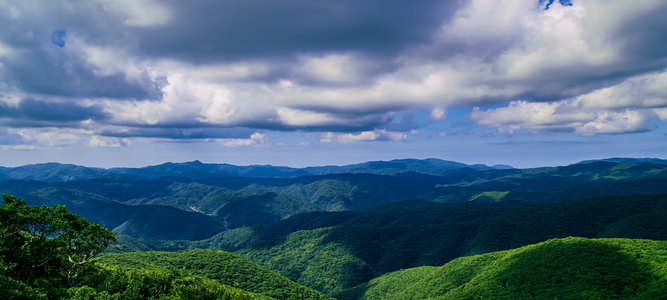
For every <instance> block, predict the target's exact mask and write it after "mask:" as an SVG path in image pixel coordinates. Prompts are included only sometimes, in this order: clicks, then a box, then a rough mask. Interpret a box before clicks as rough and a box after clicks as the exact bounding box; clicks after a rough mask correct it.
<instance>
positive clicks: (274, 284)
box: [0, 159, 667, 299]
mask: <svg viewBox="0 0 667 300" xmlns="http://www.w3.org/2000/svg"><path fill="white" fill-rule="evenodd" d="M31 169H38V170H40V172H44V173H43V174H42V175H39V174H32V175H31V173H30V172H29V170H31ZM2 176H4V178H6V179H7V180H5V181H0V189H5V190H11V191H12V192H14V193H15V194H16V195H18V196H19V197H22V198H24V199H26V201H27V202H28V204H30V205H42V204H46V205H53V204H54V203H58V204H64V205H67V207H68V208H69V209H70V210H71V211H72V212H74V213H77V214H80V215H82V216H85V217H86V218H88V219H89V220H91V221H92V222H95V223H98V224H101V225H102V226H104V227H106V228H108V229H111V230H113V231H115V232H117V233H119V234H120V235H119V236H118V240H117V242H116V243H114V244H112V245H111V246H110V247H108V248H107V252H110V253H122V254H113V255H112V254H105V255H104V256H103V257H101V258H100V259H99V260H98V261H99V262H100V263H101V264H102V265H104V266H105V267H103V268H101V269H99V270H98V271H96V272H98V273H99V274H107V275H105V276H106V277H104V276H102V277H103V278H111V277H109V276H111V275H109V274H123V275H122V276H121V275H118V276H117V277H118V278H130V277H128V276H130V275H129V274H135V273H136V274H143V275H141V276H144V275H145V276H149V277H150V276H153V275H151V274H157V273H151V272H158V273H159V274H162V275H159V276H163V277H164V276H166V277H165V278H167V277H168V278H171V279H169V280H171V281H169V286H170V287H169V288H165V291H167V292H164V293H162V294H161V295H164V296H165V297H166V296H173V295H175V294H174V293H176V292H173V291H176V290H178V289H179V288H178V287H177V286H178V284H177V282H180V281H179V280H181V279H183V278H191V277H192V278H198V279H193V280H198V281H197V282H202V284H203V285H207V286H209V285H216V286H217V285H220V286H221V287H223V288H225V289H232V287H233V288H239V290H234V291H237V292H239V293H246V294H247V295H250V296H249V297H251V296H258V297H274V298H277V299H284V298H289V299H297V298H300V297H306V298H307V297H310V296H303V295H310V294H309V293H315V292H313V291H312V290H309V289H306V288H304V287H303V286H306V287H308V288H312V289H315V290H318V291H320V292H324V293H326V294H329V295H332V296H336V297H344V298H348V299H349V298H352V299H353V298H355V297H366V298H368V299H373V298H379V297H380V296H379V295H380V294H377V293H379V292H377V291H378V290H377V289H376V288H375V285H373V284H374V283H377V282H378V281H377V280H382V284H381V285H378V286H384V288H383V289H385V290H383V291H382V293H387V294H386V295H388V296H386V297H385V296H382V297H384V298H385V299H389V298H392V299H393V298H394V296H396V297H399V298H400V297H407V298H409V297H408V296H407V295H419V296H414V297H415V298H420V297H423V295H425V294H419V293H417V294H414V293H415V291H414V290H415V289H422V290H424V292H426V291H427V290H428V289H426V288H422V287H421V286H419V285H414V286H411V285H412V284H413V283H414V284H416V283H417V282H422V279H420V278H421V277H420V278H418V277H415V276H413V275H414V274H421V275H423V276H425V277H428V276H431V275H432V274H431V273H432V272H436V271H437V270H440V269H442V268H445V267H439V266H443V265H445V266H448V265H449V263H450V262H452V263H454V262H459V261H460V260H461V259H462V257H464V258H465V257H475V259H476V261H477V260H479V261H481V262H485V264H486V263H488V264H499V263H498V262H496V261H495V260H493V259H491V258H489V257H495V256H493V255H496V256H497V255H500V254H497V252H494V251H507V250H510V249H516V248H519V247H525V246H528V245H535V244H538V243H543V242H545V241H548V240H550V239H554V238H566V237H570V236H576V237H583V238H628V239H653V240H667V229H666V228H667V226H666V225H667V221H666V220H667V162H666V161H664V160H657V159H608V160H600V161H589V162H585V163H579V164H574V165H570V166H564V167H548V168H535V169H509V168H504V167H487V166H482V165H475V166H469V165H464V164H458V163H453V162H446V161H439V160H423V161H422V160H396V161H390V162H369V163H364V164H358V165H351V166H343V167H317V168H305V169H291V168H283V167H271V166H250V167H236V166H230V165H210V164H202V163H200V162H191V163H182V164H164V165H160V166H153V167H146V168H141V169H108V170H104V169H87V168H84V167H78V166H71V165H58V164H46V165H34V166H26V167H20V168H12V169H9V168H4V169H0V178H2ZM160 176H172V177H160ZM174 176H177V177H174ZM28 178H33V179H40V180H42V181H36V180H26V179H28ZM17 179H21V180H17ZM566 241H567V240H566ZM586 241H587V240H586ZM595 241H597V240H595ZM605 242H606V240H605ZM550 243H555V242H550ZM586 243H588V242H586ZM619 243H621V242H619ZM539 245H542V246H540V247H543V248H544V247H546V246H544V244H539ZM596 245H597V244H596ZM579 246H580V244H578V243H570V242H563V243H560V244H558V247H556V248H558V249H560V250H562V251H565V252H567V251H569V250H568V249H566V248H577V247H579ZM549 247H551V246H549ZM554 247H555V246H554ZM595 247H597V246H595ZM619 247H621V246H619ZM547 248H548V247H547ZM584 248H585V247H584ZM612 248H613V247H612ZM621 248H622V249H626V248H623V247H621ZM188 249H212V250H222V251H228V252H234V253H236V254H237V255H240V256H241V257H243V258H241V257H239V256H236V255H232V254H229V253H227V252H216V251H212V250H206V251H203V250H198V251H182V250H188ZM521 249H527V248H521ZM540 249H542V248H540ZM577 249H579V248H577ZM619 249H620V248H619ZM146 251H182V252H174V253H166V252H146ZM516 251H519V250H516ZM521 251H523V250H521ZM540 251H541V250H540ZM573 251H574V250H573ZM576 251H579V250H576ZM576 251H575V252H576ZM582 251H583V250H582ZM614 251H615V250H614ZM619 251H620V250H619ZM623 251H625V250H623ZM623 251H621V252H623ZM628 251H629V250H628ZM127 252H138V253H127ZM139 252H141V253H139ZM491 252H494V254H493V255H491V256H484V257H486V258H484V259H481V258H479V257H478V256H471V255H477V254H484V253H491ZM543 252H544V253H551V254H549V255H552V254H553V253H557V251H556V252H553V251H552V252H549V251H543ZM612 252H613V251H611V252H609V251H602V252H600V253H605V255H611V256H612V257H615V258H619V257H618V256H614V255H616V254H612ZM617 252H618V251H617ZM626 252H627V251H626ZM508 253H509V252H508ZM512 253H514V252H512ZM582 253H588V252H586V251H583V252H582ZM623 253H625V252H623ZM502 255H505V254H502ZM544 255H545V257H546V256H547V254H544ZM567 257H569V256H567ZM570 258H572V257H570ZM570 258H568V259H570ZM246 259H247V260H246ZM250 261H252V262H254V263H257V264H259V265H260V266H262V267H264V268H267V269H269V270H272V271H275V272H277V273H279V274H281V275H282V276H284V277H282V276H280V275H277V274H276V273H273V272H269V271H267V270H265V269H262V268H261V267H258V266H257V265H253V264H252V263H250ZM573 261H575V262H576V260H573ZM230 262H234V263H230ZM480 264H481V263H480ZM463 265H465V266H466V267H465V268H463V267H461V270H464V269H468V267H470V268H473V267H475V266H473V264H471V263H465V264H463ZM463 265H461V266H463ZM640 265H641V264H640ZM211 266H224V267H218V269H216V270H212V269H211ZM241 266H243V267H241ZM248 266H250V267H248ZM426 266H431V267H426ZM477 267H479V268H481V265H479V266H477ZM477 267H475V268H477ZM182 268H185V270H183V269H182ZM415 268H416V269H415ZM473 269H474V268H473ZM248 270H251V271H248ZM258 270H259V271H258ZM401 270H402V271H401ZM475 270H477V269H475ZM489 270H490V269H489ZM489 270H486V271H489ZM559 270H561V271H562V272H570V271H568V270H565V269H559ZM627 270H630V271H629V272H630V273H633V274H634V273H637V272H642V269H641V268H638V269H632V268H630V269H627ZM486 271H484V272H486ZM114 272H115V273H114ZM133 272H134V273H133ZM267 272H268V273H267ZM393 272H398V273H393ZM466 272H467V271H466ZM470 272H472V271H470ZM475 272H477V271H475ZM480 272H481V273H479V274H482V275H483V276H482V277H479V278H487V277H488V278H490V277H489V276H491V275H488V274H491V273H484V272H482V271H480ZM513 272H514V271H513ZM559 272H560V271H559ZM146 274H148V275H146ZM170 274H171V275H170ZM239 274H241V275H239ZM243 274H245V275H243ZM471 274H472V273H470V274H469V275H470V276H473V275H474V276H477V275H475V274H478V273H475V274H472V275H471ZM484 274H486V275H484ZM493 274H495V273H493ZM512 274H513V273H512ZM100 276H101V275H100ZM114 276H115V275H114ZM137 276H139V275H137ZM156 276H157V275H156ZM169 276H171V277H169ZM456 276H458V275H456ZM461 276H463V275H461ZM480 276H481V275H480ZM494 276H496V275H494ZM637 276H639V275H637ZM112 277H113V276H112ZM236 277H238V278H245V280H244V281H243V283H242V282H239V281H235V278H236ZM113 278H115V277H113ZM257 278H263V279H261V280H257ZM390 278H394V279H396V280H398V279H399V278H403V279H401V280H399V281H401V282H404V284H402V285H401V286H400V287H399V286H396V285H392V283H389V281H390V280H389V279H390ZM475 278H478V277H475ZM188 280H190V279H188ZM290 280H291V281H290ZM470 280H471V281H469V284H466V285H465V287H466V288H465V289H464V288H460V289H459V288H452V290H451V291H450V292H455V293H454V294H451V295H450V294H447V297H455V298H454V299H457V298H456V297H459V296H460V297H463V296H465V297H468V296H471V297H473V296H475V295H487V296H488V297H490V298H491V299H499V298H503V297H502V296H503V295H501V294H484V290H485V289H486V288H487V287H489V286H493V284H491V283H489V284H491V285H487V284H486V283H483V284H482V283H480V285H479V289H477V288H475V289H471V288H472V287H473V285H471V284H472V283H475V284H477V282H482V281H479V280H481V279H475V280H472V279H470ZM605 280H606V279H605ZM292 281H293V282H292ZM96 282H98V283H99V282H105V281H104V280H98V281H96ZM165 282H166V281H165ZM294 282H296V284H295V283H294ZM466 282H468V281H466ZM596 282H597V281H596ZM604 282H605V284H611V283H609V282H607V281H604ZM612 283H613V282H612ZM432 284H433V286H434V289H443V288H444V286H448V287H451V286H453V285H452V284H454V283H447V284H445V283H443V282H441V281H437V280H436V281H433V283H432ZM596 284H597V283H596ZM624 284H625V283H624ZM633 284H634V283H633ZM651 284H652V283H650V281H641V280H640V281H637V286H641V288H639V287H638V288H636V289H635V291H640V290H642V289H643V290H642V291H644V290H645V291H644V292H641V293H645V294H643V295H649V294H646V293H649V291H650V290H652V289H653V288H651V286H652V285H651ZM299 285H302V286H299ZM102 286H112V284H97V285H95V284H92V283H91V285H89V287H91V288H92V289H94V290H95V291H98V292H100V293H102V294H100V295H104V294H103V293H108V294H109V295H111V294H113V293H117V292H114V291H111V290H104V289H101V287H102ZM403 286H405V287H406V289H405V290H404V289H403ZM517 286H518V285H517ZM268 287H270V288H268ZM552 288H553V289H554V290H559V289H560V288H559V287H558V286H552ZM214 289H218V288H217V287H216V288H214ZM591 289H592V290H594V291H595V292H594V293H593V294H590V295H592V296H595V297H598V296H599V297H601V298H605V297H607V296H605V295H614V296H619V295H620V296H621V297H625V296H626V295H627V293H626V292H623V291H621V292H620V294H619V293H617V292H618V290H613V289H612V290H613V291H612V292H609V291H606V290H604V289H603V288H601V287H600V286H597V285H592V288H591ZM84 290H85V289H84ZM267 290H275V291H277V292H276V293H273V294H271V293H267ZM458 290H467V292H464V291H458ZM603 290H604V291H603ZM229 291H232V290H229ZM448 291H449V290H448ZM83 292H85V291H82V293H83ZM376 292H377V293H376ZM561 292H562V293H563V294H558V293H560V292H554V293H552V294H549V293H546V292H545V293H543V294H545V295H560V296H563V295H565V294H567V292H564V291H561ZM598 292H599V293H598ZM118 293H120V292H118ZM128 293H130V292H128ZM411 293H413V294H411ZM447 293H449V292H447ZM457 293H459V294H457ZM508 293H509V292H508ZM512 293H514V292H512ZM596 293H597V294H596ZM610 293H611V294H610ZM638 293H639V292H638ZM244 295H245V294H244ZM296 295H299V296H296ZM312 295H317V297H323V295H322V294H317V293H315V294H312ZM438 295H440V296H445V294H438ZM507 295H512V297H513V296H516V295H518V294H511V293H510V294H506V295H505V296H507ZM577 295H579V294H577ZM582 295H583V294H582ZM596 295H597V296H596ZM100 297H101V296H100ZM174 297H176V296H174ZM465 297H464V298H465ZM517 297H519V298H520V297H521V296H517ZM567 297H568V296H565V298H567ZM569 297H574V298H580V297H582V296H581V295H579V296H569ZM595 297H593V298H595ZM473 298H474V297H473ZM585 298H586V297H585Z"/></svg>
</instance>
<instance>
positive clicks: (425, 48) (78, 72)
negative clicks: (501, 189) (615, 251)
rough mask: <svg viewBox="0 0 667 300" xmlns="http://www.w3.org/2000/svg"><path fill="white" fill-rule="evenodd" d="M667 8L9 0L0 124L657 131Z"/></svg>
mask: <svg viewBox="0 0 667 300" xmlns="http://www.w3.org/2000/svg"><path fill="white" fill-rule="evenodd" d="M664 15H667V2H665V1H660V0H641V1H632V2H630V1H623V0H612V1H602V0H580V1H524V0H503V1H495V0H469V1H436V0H428V1H420V2H419V3H412V2H401V1H398V2H391V3H387V2H386V1H379V0H364V1H351V0H345V1H336V2H327V1H324V2H321V1H320V2H313V1H307V0H288V1H281V2H276V1H268V0H251V1H247V0H245V1H242V0H231V1H217V2H216V1H196V2H193V3H189V2H187V3H186V2H183V1H174V0H163V1H157V0H141V1H126V0H123V1H109V0H92V1H86V2H85V3H78V2H77V3H76V5H74V4H73V3H72V2H71V1H69V0H53V1H48V3H43V1H36V0H24V1H19V2H16V1H9V2H8V1H4V2H0V26H1V27H2V28H3V30H2V31H1V32H0V95H2V97H0V108H2V109H3V110H2V112H0V126H6V127H15V128H21V127H23V126H25V127H34V128H36V127H41V128H43V129H44V130H47V129H48V130H51V129H49V128H65V127H66V128H71V129H78V130H80V131H71V132H69V133H68V134H73V135H77V134H82V136H81V137H79V139H78V140H80V141H87V142H89V144H90V145H94V146H104V145H117V144H118V141H119V140H117V139H115V138H121V139H123V138H156V139H173V140H204V139H220V140H227V141H228V142H223V144H225V143H227V144H229V145H232V144H235V143H240V144H243V143H254V144H262V143H261V141H262V139H252V138H251V136H252V135H253V134H254V133H257V132H260V131H261V132H265V131H305V132H318V133H322V139H321V140H322V141H323V142H331V143H334V142H340V143H348V142H354V141H358V142H359V141H378V140H388V141H400V140H403V139H405V137H406V136H407V133H409V132H411V131H413V130H417V129H419V128H421V127H423V126H424V123H426V122H429V121H428V120H427V118H428V119H429V120H430V121H431V122H438V121H442V120H445V119H447V118H448V114H447V112H448V108H450V107H462V108H473V110H472V112H471V113H470V118H471V119H472V120H473V121H474V122H475V123H476V124H478V125H483V126H489V127H496V128H498V129H499V131H500V132H505V133H512V132H514V131H516V130H526V131H529V132H535V133H545V132H548V133H557V132H560V133H573V134H582V135H593V134H601V133H629V132H638V131H645V130H651V129H652V128H654V127H653V126H649V125H647V122H649V120H653V119H656V118H658V119H660V120H661V121H664V120H665V119H666V117H665V115H666V114H665V112H664V109H665V107H667V104H666V103H665V99H666V97H665V94H666V92H665V86H667V79H666V77H667V75H666V72H665V70H666V69H667V42H664V41H667V31H665V30H663V29H664V28H667V19H665V18H664V17H663V16H664ZM415 110H425V111H430V115H424V116H421V117H420V118H421V120H416V119H417V118H416V117H414V118H408V117H406V116H408V115H410V114H411V113H412V112H413V111H415ZM399 119H400V120H399ZM54 130H55V129H54ZM54 132H55V135H54V136H55V137H57V136H59V134H62V132H60V133H59V132H58V131H57V130H55V131H54ZM475 132H480V131H478V130H472V129H471V131H470V132H469V133H472V134H474V133H475ZM461 134H464V133H463V132H462V133H461ZM63 138H64V139H65V140H72V139H68V138H67V136H64V137H63ZM93 138H94V139H93ZM105 138H109V139H105ZM41 140H43V141H46V143H48V141H49V140H50V139H47V138H45V139H41ZM118 145H120V144H118Z"/></svg>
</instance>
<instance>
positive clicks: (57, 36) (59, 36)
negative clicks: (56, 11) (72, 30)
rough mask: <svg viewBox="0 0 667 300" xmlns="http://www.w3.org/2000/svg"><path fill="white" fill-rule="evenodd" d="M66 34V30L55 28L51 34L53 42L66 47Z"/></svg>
mask: <svg viewBox="0 0 667 300" xmlns="http://www.w3.org/2000/svg"><path fill="white" fill-rule="evenodd" d="M65 35H67V32H66V31H65V30H55V31H54V32H53V33H52V34H51V43H53V44H54V45H56V46H58V47H60V48H62V47H65Z"/></svg>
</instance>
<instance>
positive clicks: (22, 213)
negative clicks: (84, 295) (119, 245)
mask: <svg viewBox="0 0 667 300" xmlns="http://www.w3.org/2000/svg"><path fill="white" fill-rule="evenodd" d="M115 239H116V237H115V234H114V233H113V232H111V231H109V230H107V229H105V228H104V227H102V226H100V225H97V224H94V223H91V222H89V221H88V220H86V219H84V218H81V217H79V216H77V215H75V214H72V213H70V212H69V211H68V210H67V208H66V207H65V206H64V205H58V204H56V205H53V206H41V207H36V206H28V205H26V202H25V201H24V200H22V199H18V198H16V197H14V196H12V195H7V194H3V195H2V206H0V260H2V263H3V264H4V266H5V269H6V275H7V276H9V277H10V278H13V279H14V280H18V281H20V282H22V283H24V284H27V285H33V284H38V285H47V286H50V287H56V288H64V287H65V286H72V285H73V284H74V282H75V280H76V279H77V278H78V277H79V276H80V274H81V272H82V271H83V270H85V267H86V266H87V263H88V262H89V261H90V259H91V258H93V257H94V256H96V255H97V254H99V253H100V252H102V251H104V249H105V248H106V247H107V246H108V245H109V243H111V242H113V241H115Z"/></svg>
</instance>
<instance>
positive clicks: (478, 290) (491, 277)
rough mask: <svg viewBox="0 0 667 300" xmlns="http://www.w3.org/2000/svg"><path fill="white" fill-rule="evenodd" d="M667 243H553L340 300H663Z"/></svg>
mask: <svg viewBox="0 0 667 300" xmlns="http://www.w3.org/2000/svg"><path fill="white" fill-rule="evenodd" d="M665 295H667V242H665V241H650V240H628V239H585V238H565V239H553V240H549V241H546V242H543V243H539V244H535V245H530V246H525V247H521V248H518V249H514V250H507V251H502V252H494V253H488V254H483V255H476V256H469V257H462V258H459V259H456V260H454V261H452V262H450V263H447V264H446V265H444V266H442V267H420V268H414V269H407V270H401V271H397V272H393V273H389V274H385V275H382V276H380V277H378V278H375V279H373V280H371V281H370V282H368V283H367V284H364V285H362V286H359V287H357V288H355V289H352V290H349V291H346V292H344V293H341V294H340V295H339V299H664V297H665Z"/></svg>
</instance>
